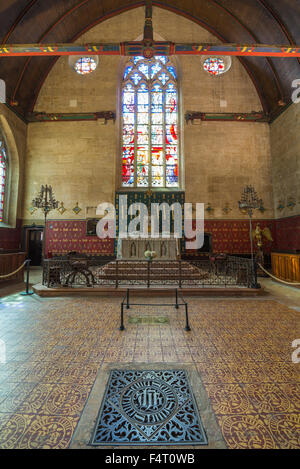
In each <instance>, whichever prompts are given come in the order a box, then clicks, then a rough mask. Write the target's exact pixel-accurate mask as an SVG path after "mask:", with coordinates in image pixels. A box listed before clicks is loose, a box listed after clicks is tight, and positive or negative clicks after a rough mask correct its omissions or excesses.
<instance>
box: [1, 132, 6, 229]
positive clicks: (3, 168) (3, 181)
mask: <svg viewBox="0 0 300 469" xmlns="http://www.w3.org/2000/svg"><path fill="white" fill-rule="evenodd" d="M6 173H7V149H6V145H5V140H4V137H3V135H2V134H1V131H0V222H2V221H3V215H4V199H5V189H6Z"/></svg>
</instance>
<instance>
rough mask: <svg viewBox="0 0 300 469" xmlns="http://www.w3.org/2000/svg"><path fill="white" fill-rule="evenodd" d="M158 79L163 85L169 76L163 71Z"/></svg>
mask: <svg viewBox="0 0 300 469" xmlns="http://www.w3.org/2000/svg"><path fill="white" fill-rule="evenodd" d="M158 79H159V80H160V81H161V82H162V84H163V85H165V84H166V83H167V81H169V79H170V78H169V76H168V75H167V74H166V73H164V72H163V73H161V74H160V75H159V77H158Z"/></svg>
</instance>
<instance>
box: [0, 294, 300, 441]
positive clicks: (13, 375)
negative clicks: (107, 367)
mask: <svg viewBox="0 0 300 469" xmlns="http://www.w3.org/2000/svg"><path fill="white" fill-rule="evenodd" d="M139 300H141V301H138V302H139V303H142V302H143V301H144V300H145V299H142V298H139ZM186 300H188V303H189V314H190V324H191V328H192V330H191V332H185V331H184V311H183V310H179V311H177V310H175V309H173V308H170V307H166V308H163V309H164V311H163V314H164V315H166V316H168V318H169V323H166V324H162V325H157V324H154V325H148V324H128V323H127V322H126V318H125V326H126V329H125V331H123V332H121V331H119V320H120V317H119V316H120V298H119V297H111V298H104V297H99V298H73V299H71V298H64V299H58V298H57V299H41V298H39V297H36V296H31V297H22V296H20V295H19V294H14V295H9V296H7V297H5V298H2V299H1V301H0V448H2V449H5V448H9V449H10V448H18V449H21V448H68V447H69V445H70V443H71V440H72V435H73V434H74V431H75V429H76V426H77V424H78V422H79V419H80V417H81V414H82V411H83V409H84V406H85V404H86V402H87V399H88V397H89V393H90V391H91V389H92V386H93V383H94V381H95V379H96V376H97V374H98V373H99V371H100V370H101V367H102V366H103V365H104V364H107V363H120V364H124V363H132V364H133V365H134V364H135V363H136V364H141V363H156V364H159V363H164V364H166V363H170V364H174V363H178V364H193V365H194V366H195V367H196V368H197V370H198V373H199V375H200V377H201V380H202V382H203V384H204V386H205V389H206V392H207V394H208V397H209V399H210V402H211V404H212V408H213V411H214V413H215V415H216V419H217V422H218V424H219V426H220V428H221V431H222V434H223V437H224V440H225V442H226V444H227V446H228V447H229V448H298V449H299V448H300V364H295V363H293V362H292V359H291V355H292V352H293V349H292V347H291V344H292V341H293V340H294V339H297V338H299V339H300V321H299V314H300V313H299V312H298V311H297V310H296V309H290V308H288V307H287V306H286V305H285V304H282V303H281V302H279V301H275V300H274V299H272V298H270V299H268V298H266V299H264V298H260V299H225V298H224V299H209V298H205V299H201V298H196V297H190V298H186ZM150 301H152V302H153V303H155V302H162V303H163V302H165V303H168V302H170V299H169V298H166V297H163V298H159V299H158V298H155V299H152V300H150ZM145 302H149V298H147V301H145ZM134 311H136V314H137V315H141V314H149V315H151V316H155V315H159V316H161V315H162V309H159V310H158V309H157V308H156V307H155V305H153V306H151V307H148V308H146V309H145V308H144V309H143V313H141V311H137V310H133V309H132V310H131V311H130V314H131V315H133V314H134ZM97 411H98V409H96V410H95V412H97ZM91 431H92V429H91Z"/></svg>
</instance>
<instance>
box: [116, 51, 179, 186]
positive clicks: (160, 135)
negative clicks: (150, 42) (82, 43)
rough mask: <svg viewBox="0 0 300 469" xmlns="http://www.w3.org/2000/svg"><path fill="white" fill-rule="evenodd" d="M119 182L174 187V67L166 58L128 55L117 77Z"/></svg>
mask: <svg viewBox="0 0 300 469" xmlns="http://www.w3.org/2000/svg"><path fill="white" fill-rule="evenodd" d="M121 102H122V187H124V188H125V187H128V188H148V187H152V188H178V187H179V178H178V165H179V164H178V163H179V157H180V155H179V142H178V90H177V71H176V68H175V66H174V64H173V63H172V62H171V60H170V59H169V57H165V56H158V57H153V58H151V59H145V58H144V57H138V56H136V57H132V58H130V59H129V60H128V62H127V63H126V65H125V68H124V73H123V81H122V100H121Z"/></svg>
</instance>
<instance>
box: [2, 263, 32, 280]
mask: <svg viewBox="0 0 300 469" xmlns="http://www.w3.org/2000/svg"><path fill="white" fill-rule="evenodd" d="M26 263H27V261H25V262H23V264H22V265H21V266H20V267H19V268H18V269H17V270H14V272H11V273H10V274H6V275H0V279H1V278H8V277H12V276H13V275H15V274H17V273H18V272H20V270H21V269H23V267H25V265H26Z"/></svg>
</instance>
